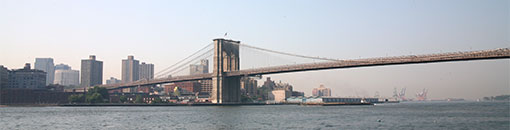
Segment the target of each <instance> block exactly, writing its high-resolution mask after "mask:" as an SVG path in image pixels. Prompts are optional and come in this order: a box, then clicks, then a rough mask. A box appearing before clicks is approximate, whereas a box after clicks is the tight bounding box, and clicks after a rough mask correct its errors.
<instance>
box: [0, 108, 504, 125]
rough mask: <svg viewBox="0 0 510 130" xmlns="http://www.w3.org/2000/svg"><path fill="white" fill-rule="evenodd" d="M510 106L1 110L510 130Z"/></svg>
mask: <svg viewBox="0 0 510 130" xmlns="http://www.w3.org/2000/svg"><path fill="white" fill-rule="evenodd" d="M509 106H510V103H509V102H405V103H394V104H392V103H389V104H377V105H375V106H327V107H326V106H297V105H266V106H191V107H190V106H177V107H1V108H0V114H1V119H0V127H1V128H0V129H509V128H510V108H509Z"/></svg>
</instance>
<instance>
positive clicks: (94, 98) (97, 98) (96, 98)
mask: <svg viewBox="0 0 510 130" xmlns="http://www.w3.org/2000/svg"><path fill="white" fill-rule="evenodd" d="M85 101H86V102H87V103H102V102H103V96H102V95H101V94H99V93H94V94H92V95H90V96H87V97H86V98H85Z"/></svg>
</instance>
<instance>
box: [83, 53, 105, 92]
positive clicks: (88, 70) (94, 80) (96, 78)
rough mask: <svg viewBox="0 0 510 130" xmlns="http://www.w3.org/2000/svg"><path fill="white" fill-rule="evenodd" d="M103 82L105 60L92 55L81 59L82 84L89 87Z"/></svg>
mask: <svg viewBox="0 0 510 130" xmlns="http://www.w3.org/2000/svg"><path fill="white" fill-rule="evenodd" d="M99 84H103V62H102V61H98V60H96V56H94V55H90V56H89V59H83V60H81V86H82V87H88V86H94V85H99Z"/></svg>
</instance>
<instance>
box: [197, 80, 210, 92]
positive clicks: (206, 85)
mask: <svg viewBox="0 0 510 130" xmlns="http://www.w3.org/2000/svg"><path fill="white" fill-rule="evenodd" d="M198 83H200V93H207V94H211V92H212V80H198Z"/></svg>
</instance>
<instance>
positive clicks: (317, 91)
mask: <svg viewBox="0 0 510 130" xmlns="http://www.w3.org/2000/svg"><path fill="white" fill-rule="evenodd" d="M312 95H313V96H319V97H320V96H331V89H330V88H326V87H324V85H322V84H321V86H320V87H319V88H314V89H313V91H312Z"/></svg>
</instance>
